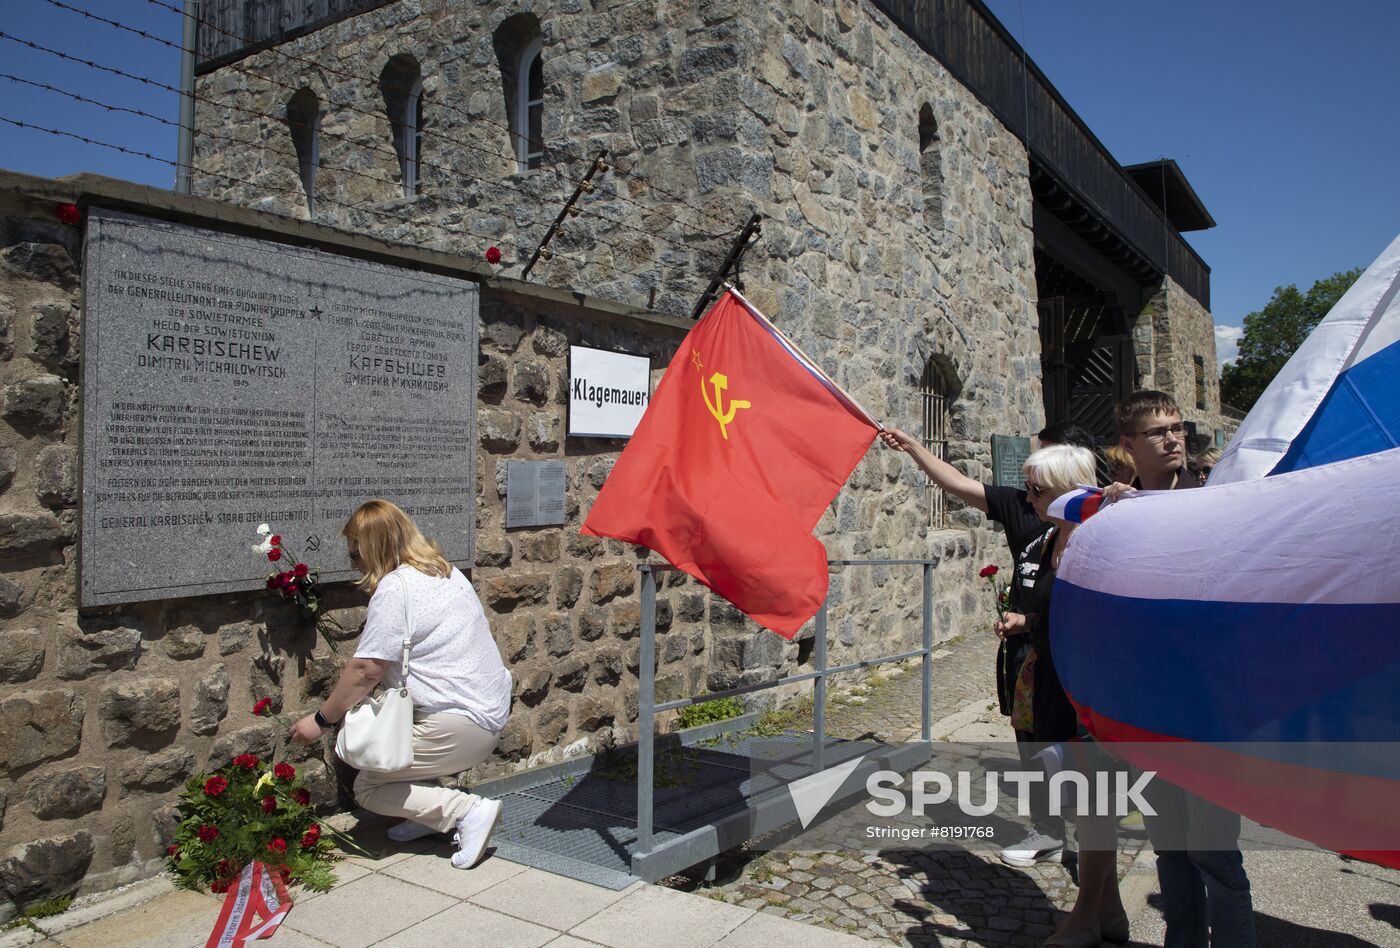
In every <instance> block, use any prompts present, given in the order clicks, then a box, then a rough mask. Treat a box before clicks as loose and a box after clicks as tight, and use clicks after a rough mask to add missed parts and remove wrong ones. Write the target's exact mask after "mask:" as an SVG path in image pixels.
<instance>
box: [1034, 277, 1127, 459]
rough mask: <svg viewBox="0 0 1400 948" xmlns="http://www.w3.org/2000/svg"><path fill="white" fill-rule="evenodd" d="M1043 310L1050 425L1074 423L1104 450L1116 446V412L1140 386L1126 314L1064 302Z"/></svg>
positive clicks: (1056, 299) (1045, 304)
mask: <svg viewBox="0 0 1400 948" xmlns="http://www.w3.org/2000/svg"><path fill="white" fill-rule="evenodd" d="M1039 310H1040V348H1041V370H1042V384H1043V386H1044V393H1045V418H1046V421H1047V422H1056V421H1072V422H1074V423H1075V424H1077V425H1080V426H1081V427H1083V428H1085V429H1087V430H1088V431H1090V432H1091V433H1092V434H1093V435H1094V436H1095V437H1096V438H1098V440H1099V443H1100V444H1101V445H1103V444H1112V443H1114V442H1115V441H1117V439H1118V430H1117V423H1116V421H1115V416H1114V409H1115V408H1116V406H1117V404H1118V402H1119V401H1120V400H1121V399H1123V398H1125V397H1127V396H1128V395H1129V394H1131V393H1132V391H1133V388H1134V386H1135V383H1136V365H1135V362H1134V358H1133V340H1132V337H1131V336H1130V335H1128V333H1127V332H1125V331H1124V329H1125V327H1124V326H1123V325H1122V324H1123V318H1122V313H1121V310H1119V308H1118V307H1111V306H1104V305H1102V304H1085V303H1077V302H1074V301H1070V300H1067V299H1065V298H1064V297H1052V298H1050V299H1046V300H1042V301H1041V302H1040V305H1039Z"/></svg>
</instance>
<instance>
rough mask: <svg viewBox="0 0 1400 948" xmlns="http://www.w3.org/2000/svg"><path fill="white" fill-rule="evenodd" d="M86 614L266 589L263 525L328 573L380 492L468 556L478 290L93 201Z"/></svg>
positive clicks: (453, 553)
mask: <svg viewBox="0 0 1400 948" xmlns="http://www.w3.org/2000/svg"><path fill="white" fill-rule="evenodd" d="M86 257H87V267H86V270H85V273H84V280H85V287H84V290H85V293H84V295H85V300H86V305H85V313H84V319H85V328H84V333H83V506H82V550H81V563H82V575H81V597H80V598H81V603H82V605H84V606H91V605H104V604H108V603H120V602H137V601H141V600H147V599H163V598H167V597H175V596H193V595H202V594H208V593H220V592H231V591H236V590H248V589H257V588H261V587H262V586H263V584H264V582H265V580H266V578H267V573H268V571H269V568H270V566H271V564H269V563H268V562H267V561H266V559H265V558H261V557H257V556H255V555H254V554H253V553H252V551H251V549H250V546H251V545H252V544H253V543H254V542H255V541H256V540H257V539H258V538H257V536H256V534H255V531H256V528H257V525H258V524H259V523H263V522H266V523H269V524H271V525H272V528H273V530H274V531H275V532H277V533H280V534H281V535H282V536H283V537H284V539H285V542H286V543H287V544H288V545H289V546H290V547H291V548H292V549H293V550H294V551H296V552H297V553H298V554H300V555H301V557H302V559H304V560H305V561H306V562H308V563H309V564H310V565H312V566H319V567H320V568H321V575H322V577H323V579H327V580H339V579H351V578H354V577H356V576H357V575H358V574H356V573H355V572H354V571H353V570H351V569H350V568H349V564H348V563H347V562H346V559H345V545H344V542H343V540H342V539H341V536H340V530H341V527H342V526H343V525H344V523H345V520H346V518H347V517H348V516H349V515H350V514H351V513H352V512H353V511H354V510H355V508H356V507H358V506H359V505H360V504H361V503H363V502H364V501H366V500H369V499H371V498H374V497H384V498H387V499H389V500H392V501H394V502H395V503H397V504H399V505H400V506H401V507H403V508H404V509H405V510H406V511H408V512H409V513H410V514H411V515H412V516H413V517H414V519H415V520H416V521H417V522H418V524H419V526H421V527H422V528H423V532H424V533H426V534H427V535H428V536H429V537H431V538H433V539H434V540H436V541H437V542H438V543H439V544H440V545H441V546H442V548H443V552H444V553H445V554H446V555H447V558H448V559H449V560H451V561H453V562H455V563H458V564H460V565H462V566H470V565H471V563H472V560H473V542H474V539H475V522H476V502H475V494H476V490H475V485H476V477H475V445H476V363H477V360H476V353H477V340H476V324H477V304H478V289H477V287H476V285H475V284H472V283H467V282H463V281H461V280H454V279H450V278H448V277H442V276H436V275H433V274H426V273H418V272H415V271H412V270H406V269H402V268H398V267H391V266H385V265H381V264H376V263H369V262H366V261H362V260H355V259H351V258H347V257H340V256H336V255H333V254H328V253H323V252H320V251H316V250H309V249H303V248H298V247H291V246H287V245H283V244H278V243H274V242H271V241H265V240H258V239H255V238H251V237H243V236H236V235H231V234H224V233H219V232H216V231H210V230H204V229H199V228H194V227H188V226H185V225H181V224H172V223H167V222H164V221H156V220H150V219H147V218H141V217H136V216H132V215H126V214H119V213H116V212H108V211H101V210H94V211H93V212H92V213H91V214H89V216H88V230H87V247H86Z"/></svg>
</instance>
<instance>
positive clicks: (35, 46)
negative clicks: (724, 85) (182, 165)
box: [0, 30, 696, 270]
mask: <svg viewBox="0 0 1400 948" xmlns="http://www.w3.org/2000/svg"><path fill="white" fill-rule="evenodd" d="M0 40H6V41H9V42H11V43H15V44H18V45H21V46H25V47H27V48H29V49H32V50H34V51H36V52H39V53H43V54H46V55H50V56H54V57H56V58H59V59H62V60H65V61H68V62H73V63H77V64H79V65H82V66H85V67H89V68H92V69H95V70H99V71H101V72H104V73H108V74H111V75H115V76H119V77H121V78H124V79H128V80H132V81H136V82H140V83H143V84H145V85H149V86H152V87H155V88H158V89H163V90H166V91H171V92H174V93H176V94H179V90H178V89H176V88H175V87H173V86H170V85H168V84H167V83H163V82H160V81H159V80H156V79H151V78H149V77H147V76H142V75H138V74H136V73H131V72H127V71H125V70H122V69H119V68H116V67H113V66H108V65H105V64H102V63H98V62H95V61H93V60H90V59H84V58H83V57H81V56H74V55H72V54H69V53H65V52H63V51H61V50H56V49H52V48H50V47H47V46H44V45H42V44H40V43H36V42H34V41H32V40H27V39H24V38H23V37H18V36H15V35H14V34H12V33H8V32H5V31H3V30H0ZM3 77H4V78H6V79H9V80H10V81H13V82H17V83H22V84H25V85H30V86H34V87H37V88H41V89H44V90H46V91H49V92H51V93H55V94H58V95H61V96H64V97H66V98H69V99H73V100H75V101H79V102H85V103H87V104H91V105H94V106H97V107H99V108H102V109H104V110H106V111H108V112H124V113H129V114H132V115H136V116H140V117H142V118H146V119H151V120H154V121H157V122H160V123H161V124H163V125H166V126H169V127H173V128H177V129H178V128H179V127H180V124H179V123H178V122H174V121H171V120H169V119H166V118H163V117H162V116H158V115H154V114H152V113H149V112H145V111H143V110H140V109H131V108H128V107H125V106H119V105H113V104H111V103H107V102H101V101H98V100H96V99H91V98H87V97H84V96H82V95H79V94H78V93H74V92H71V91H68V90H65V89H61V88H59V87H56V86H53V85H51V84H49V83H42V82H35V81H33V80H28V79H24V78H22V77H19V76H14V75H12V74H8V73H5V74H3ZM195 98H196V99H197V100H199V101H207V102H209V103H210V104H212V105H216V106H218V107H223V108H231V109H234V110H236V111H239V112H242V113H244V114H247V115H251V116H255V117H258V118H262V119H267V120H270V121H274V122H277V123H279V124H281V123H282V122H283V119H282V118H281V117H279V116H275V115H272V114H270V113H267V112H263V111H260V110H257V109H250V108H247V107H244V106H238V105H224V104H222V103H216V102H213V100H209V99H206V98H205V97H202V96H199V95H196V96H195ZM199 134H200V135H203V136H207V137H209V138H213V139H216V140H221V141H225V142H230V143H232V144H234V145H238V146H240V147H246V146H247V145H248V144H250V143H248V142H244V141H240V140H238V139H235V138H231V137H229V136H227V135H221V134H219V133H218V132H213V131H210V130H209V129H207V128H206V129H203V130H201V131H200V133H199ZM322 134H327V135H330V136H331V137H335V138H340V139H343V140H344V141H346V142H347V143H351V144H355V142H354V141H353V140H352V139H351V138H350V137H349V136H348V135H344V134H338V133H333V132H325V131H322ZM360 144H364V143H360ZM258 147H261V148H262V149H264V150H266V151H268V152H270V153H272V154H276V155H282V156H284V157H287V158H291V159H295V160H297V161H298V162H299V161H300V156H299V155H297V154H296V153H295V152H289V151H286V150H284V149H279V148H276V147H274V146H272V145H271V144H269V143H267V142H266V141H263V142H261V143H259V145H258ZM364 147H366V148H368V149H369V150H371V151H377V152H379V153H380V154H383V155H386V156H388V157H390V158H393V159H395V160H397V159H398V153H397V152H395V151H393V150H392V149H390V148H388V147H387V146H376V145H370V144H364ZM420 166H421V167H425V168H429V169H431V170H434V171H437V172H439V173H441V174H442V175H443V176H444V177H445V178H448V177H452V176H455V175H456V174H457V172H456V171H455V170H453V169H450V168H446V167H444V166H441V165H436V164H433V163H431V162H426V161H420ZM340 172H344V173H348V174H351V175H356V176H358V177H361V178H365V179H367V180H370V181H373V182H375V183H376V184H388V185H390V186H395V187H396V186H398V182H397V181H395V180H394V179H393V178H392V177H378V176H375V175H372V174H368V173H366V172H363V171H359V170H357V169H354V168H349V167H345V168H337V169H334V173H340ZM204 173H208V172H204ZM482 184H483V186H485V187H494V186H501V183H499V182H482ZM250 186H252V187H266V185H260V184H258V183H256V182H250ZM510 190H514V191H516V192H517V193H522V194H524V193H525V192H523V191H520V189H519V188H511V189H510ZM526 196H527V197H529V196H530V195H528V194H526ZM317 199H318V200H320V199H321V196H319V195H318V196H317ZM360 209H361V210H366V209H364V208H360ZM597 219H598V220H600V221H601V222H603V223H606V224H614V225H617V226H619V227H622V228H624V229H626V230H630V231H633V232H635V233H637V234H640V235H642V236H643V237H645V238H646V239H648V240H658V241H661V242H663V243H668V244H672V245H674V246H678V247H681V248H683V249H685V250H686V251H688V252H691V253H695V252H696V250H695V248H693V247H692V246H691V245H690V244H688V243H686V242H684V241H682V240H680V239H677V238H672V237H666V236H664V235H662V234H657V233H653V232H651V231H648V230H644V229H642V228H639V227H635V226H632V225H630V224H627V223H626V222H623V221H619V220H616V219H614V218H612V217H609V216H606V215H602V214H599V215H597ZM394 220H395V222H396V223H402V221H401V220H400V219H398V218H394ZM548 224H549V222H548V221H545V220H540V219H534V220H528V221H519V220H517V221H516V226H517V227H521V228H526V227H547V226H548ZM565 233H567V234H574V233H575V232H574V231H573V230H572V229H568V230H566V231H565ZM575 235H576V234H575ZM472 236H476V237H480V238H482V239H485V240H492V239H494V238H493V237H490V236H488V235H483V234H475V233H473V234H472ZM590 239H591V240H592V241H593V242H595V243H596V244H598V245H600V246H603V247H607V248H608V249H610V250H613V251H614V252H618V253H622V254H629V253H630V252H631V251H630V250H628V249H626V248H623V247H618V246H617V245H616V244H613V243H611V242H609V241H607V240H604V239H602V238H600V237H598V236H596V235H593V236H591V237H590ZM519 249H520V250H521V251H522V253H521V255H522V256H523V255H525V254H528V253H529V252H530V249H531V248H527V247H521V248H519ZM570 259H572V258H570ZM658 265H660V266H664V267H669V268H671V269H674V270H682V269H683V267H681V266H680V265H677V264H666V263H663V262H661V261H658Z"/></svg>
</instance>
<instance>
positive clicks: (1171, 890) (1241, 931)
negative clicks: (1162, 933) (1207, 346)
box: [1104, 391, 1254, 948]
mask: <svg viewBox="0 0 1400 948" xmlns="http://www.w3.org/2000/svg"><path fill="white" fill-rule="evenodd" d="M1118 434H1119V438H1118V443H1119V444H1120V445H1121V446H1122V448H1123V450H1125V451H1127V452H1128V453H1129V454H1131V455H1132V458H1133V462H1134V464H1136V465H1137V475H1138V476H1137V478H1136V479H1134V481H1133V483H1132V484H1131V485H1127V484H1111V485H1109V487H1108V488H1106V489H1105V491H1104V496H1105V499H1106V500H1107V501H1108V502H1110V503H1111V502H1113V501H1115V500H1117V499H1118V498H1119V497H1120V496H1121V495H1122V494H1123V492H1125V491H1127V490H1129V489H1130V488H1136V489H1141V490H1185V489H1189V488H1192V487H1200V486H1201V482H1200V481H1198V480H1197V479H1196V478H1195V476H1194V475H1193V474H1191V472H1190V471H1189V470H1187V468H1186V427H1185V425H1184V424H1182V419H1181V408H1180V407H1179V406H1178V405H1177V403H1176V400H1175V399H1173V398H1172V397H1171V396H1170V395H1168V394H1166V393H1165V392H1154V391H1141V392H1134V393H1133V394H1132V395H1130V396H1128V397H1127V398H1125V399H1124V400H1123V401H1122V402H1120V403H1119V405H1118ZM1143 796H1144V797H1145V798H1146V799H1147V802H1148V803H1149V804H1151V806H1152V809H1153V810H1155V811H1156V815H1155V816H1149V817H1146V818H1145V821H1144V822H1145V823H1146V827H1147V835H1148V838H1149V839H1151V840H1152V848H1153V849H1155V850H1156V851H1157V880H1158V883H1159V884H1160V885H1161V889H1162V915H1163V917H1164V918H1165V919H1166V923H1167V932H1166V940H1165V945H1166V946H1167V948H1197V946H1199V948H1205V946H1206V945H1207V944H1209V945H1211V946H1213V948H1252V946H1253V945H1254V907H1253V899H1252V897H1251V895H1250V891H1249V877H1248V876H1247V875H1245V871H1244V857H1243V856H1242V855H1241V854H1240V851H1239V835H1240V817H1239V814H1237V813H1231V812H1229V811H1228V810H1225V809H1222V808H1221V807H1218V806H1216V805H1215V804H1213V803H1210V802H1208V801H1206V800H1203V799H1202V798H1200V797H1198V796H1196V795H1195V794H1194V793H1189V792H1187V791H1186V790H1184V789H1182V788H1181V787H1178V786H1177V785H1176V784H1173V783H1168V782H1167V781H1166V780H1163V779H1162V777H1160V776H1158V777H1155V778H1153V780H1152V781H1151V782H1150V783H1149V784H1148V785H1147V786H1146V787H1145V788H1144V790H1143ZM1194 847H1200V848H1194Z"/></svg>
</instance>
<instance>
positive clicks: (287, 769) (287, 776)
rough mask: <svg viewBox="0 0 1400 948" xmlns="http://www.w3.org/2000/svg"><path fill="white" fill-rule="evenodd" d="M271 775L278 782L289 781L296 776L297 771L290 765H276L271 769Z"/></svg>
mask: <svg viewBox="0 0 1400 948" xmlns="http://www.w3.org/2000/svg"><path fill="white" fill-rule="evenodd" d="M272 775H273V776H274V777H276V778H277V779H278V780H291V779H292V778H293V777H295V776H296V775H297V769H296V768H295V767H293V766H292V765H291V764H278V765H277V766H276V767H273V768H272Z"/></svg>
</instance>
